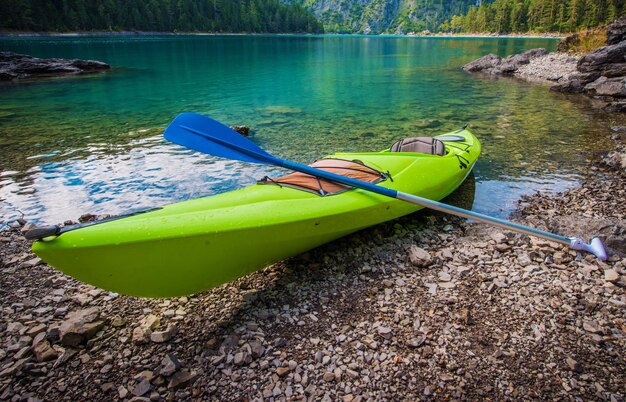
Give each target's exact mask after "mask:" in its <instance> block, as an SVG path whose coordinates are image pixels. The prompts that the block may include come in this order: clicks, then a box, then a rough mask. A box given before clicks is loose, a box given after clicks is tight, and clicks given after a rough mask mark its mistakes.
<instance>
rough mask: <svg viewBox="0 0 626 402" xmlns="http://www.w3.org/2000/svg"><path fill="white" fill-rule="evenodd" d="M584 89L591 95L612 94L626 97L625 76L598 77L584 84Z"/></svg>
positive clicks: (617, 96)
mask: <svg viewBox="0 0 626 402" xmlns="http://www.w3.org/2000/svg"><path fill="white" fill-rule="evenodd" d="M585 91H587V92H589V93H590V94H591V95H599V96H612V97H614V98H626V78H623V77H617V78H607V77H600V78H598V79H597V80H595V81H594V82H592V83H590V84H587V85H586V86H585Z"/></svg>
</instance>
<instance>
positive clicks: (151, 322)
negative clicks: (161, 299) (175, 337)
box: [132, 314, 161, 345]
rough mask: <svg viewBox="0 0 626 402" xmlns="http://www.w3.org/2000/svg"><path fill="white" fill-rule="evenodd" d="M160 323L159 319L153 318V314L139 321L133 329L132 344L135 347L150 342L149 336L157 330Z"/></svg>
mask: <svg viewBox="0 0 626 402" xmlns="http://www.w3.org/2000/svg"><path fill="white" fill-rule="evenodd" d="M160 323H161V320H160V319H159V317H157V316H155V315H154V314H148V315H147V316H146V317H144V318H143V319H142V320H141V322H140V323H139V326H137V327H135V329H133V336H132V340H133V343H135V344H137V345H140V344H142V343H147V342H148V341H149V340H150V335H151V334H152V331H153V330H154V329H155V328H157V327H158V326H159V325H160Z"/></svg>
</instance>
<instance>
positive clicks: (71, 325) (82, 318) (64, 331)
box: [59, 307, 105, 346]
mask: <svg viewBox="0 0 626 402" xmlns="http://www.w3.org/2000/svg"><path fill="white" fill-rule="evenodd" d="M104 324H105V322H104V320H101V319H100V312H99V310H98V308H96V307H90V308H88V309H85V310H79V311H75V312H72V313H70V314H68V316H67V318H66V319H65V321H63V323H61V325H60V326H59V332H60V337H61V343H62V344H63V345H66V346H78V345H81V344H85V343H86V342H87V341H88V340H89V339H91V338H93V337H94V336H95V335H96V333H97V332H98V331H100V330H101V329H102V328H104Z"/></svg>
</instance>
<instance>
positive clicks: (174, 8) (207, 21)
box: [0, 0, 323, 33]
mask: <svg viewBox="0 0 626 402" xmlns="http://www.w3.org/2000/svg"><path fill="white" fill-rule="evenodd" d="M0 29H3V30H19V31H52V32H54V31H56V32H63V31H90V30H98V31H102V30H137V31H165V32H168V31H169V32H171V31H183V32H194V31H204V32H206V31H208V32H310V33H321V32H323V27H322V25H321V24H320V22H319V21H317V19H316V18H315V17H313V15H312V14H310V13H309V12H308V11H306V10H305V9H304V8H303V7H302V6H300V5H285V4H282V3H280V2H279V0H146V1H144V0H0Z"/></svg>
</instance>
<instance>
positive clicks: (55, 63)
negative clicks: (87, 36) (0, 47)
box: [0, 52, 111, 81]
mask: <svg viewBox="0 0 626 402" xmlns="http://www.w3.org/2000/svg"><path fill="white" fill-rule="evenodd" d="M110 68H111V66H109V65H108V64H106V63H103V62H101V61H95V60H78V59H40V58H37V57H33V56H29V55H25V54H18V53H13V52H0V81H8V80H15V79H23V78H31V77H33V76H50V75H63V74H84V73H93V72H99V71H105V70H109V69H110Z"/></svg>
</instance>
